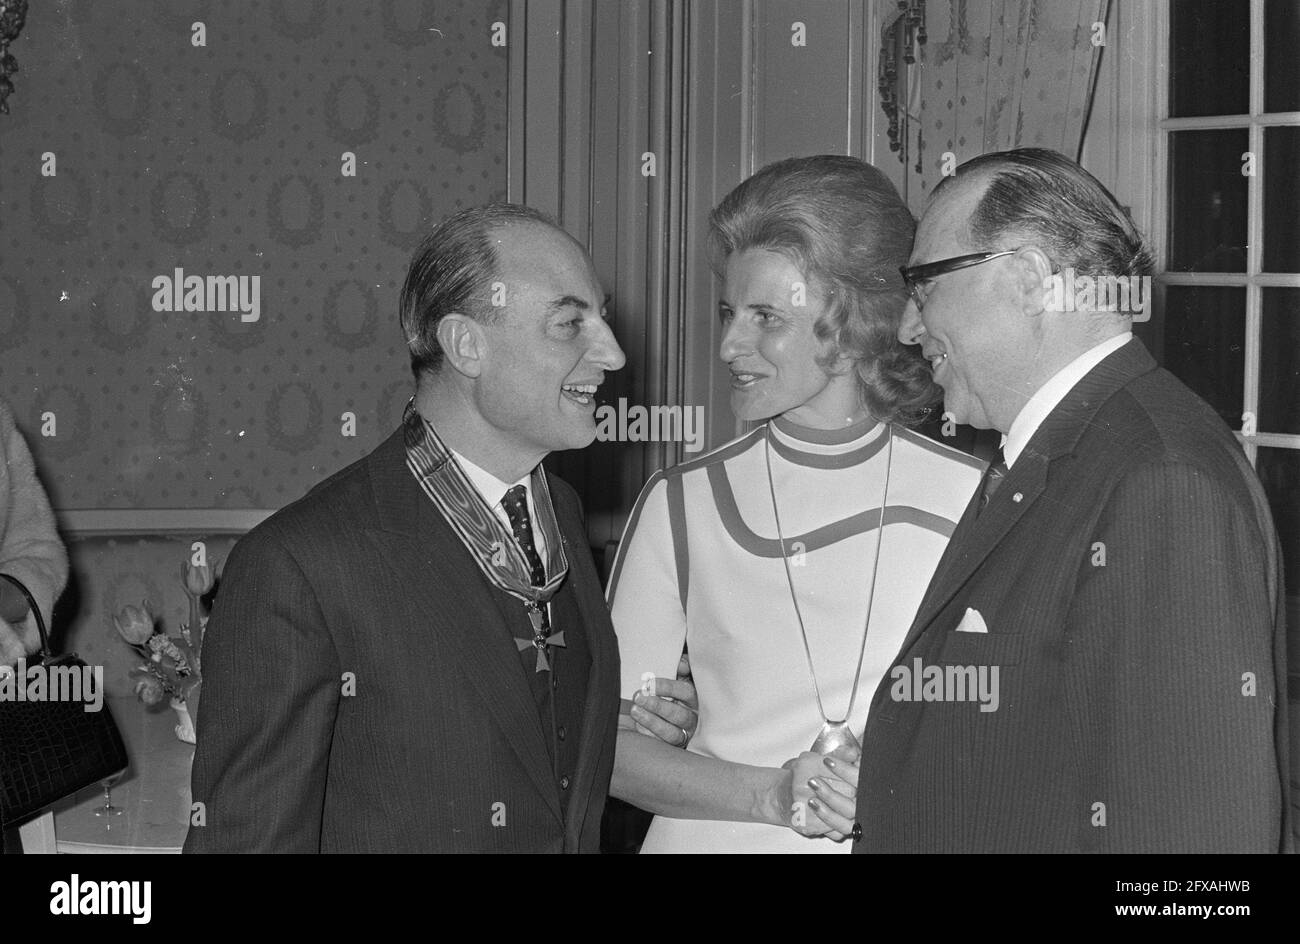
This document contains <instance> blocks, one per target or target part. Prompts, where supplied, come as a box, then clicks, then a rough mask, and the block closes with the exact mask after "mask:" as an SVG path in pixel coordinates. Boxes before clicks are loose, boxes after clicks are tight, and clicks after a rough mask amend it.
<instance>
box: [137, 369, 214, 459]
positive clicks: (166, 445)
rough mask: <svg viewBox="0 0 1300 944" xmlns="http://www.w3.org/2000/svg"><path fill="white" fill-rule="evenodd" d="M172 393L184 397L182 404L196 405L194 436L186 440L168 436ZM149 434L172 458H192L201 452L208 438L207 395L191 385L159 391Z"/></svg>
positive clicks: (194, 407) (193, 426) (193, 410)
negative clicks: (204, 397)
mask: <svg viewBox="0 0 1300 944" xmlns="http://www.w3.org/2000/svg"><path fill="white" fill-rule="evenodd" d="M172 394H180V395H181V397H182V402H184V403H189V404H193V408H192V414H191V415H192V416H193V418H194V422H193V425H192V427H191V428H190V434H189V436H187V437H186V438H185V439H181V440H177V439H173V438H172V437H170V436H168V435H167V399H168V398H169V397H170V396H171V395H172ZM149 434H150V435H151V436H152V437H153V442H154V445H155V446H157V447H158V448H159V449H160V450H165V451H166V454H167V456H168V457H169V458H180V457H183V456H190V455H193V454H194V453H196V452H198V451H199V450H200V449H202V448H203V446H204V445H205V444H206V443H207V439H208V404H207V401H206V400H204V399H203V395H202V394H201V393H199V392H198V391H197V390H196V389H194V388H193V387H191V386H188V385H184V386H182V385H180V384H176V385H173V386H171V387H166V388H164V389H162V390H159V391H158V393H157V394H155V395H154V398H153V400H152V401H151V402H150V403H149Z"/></svg>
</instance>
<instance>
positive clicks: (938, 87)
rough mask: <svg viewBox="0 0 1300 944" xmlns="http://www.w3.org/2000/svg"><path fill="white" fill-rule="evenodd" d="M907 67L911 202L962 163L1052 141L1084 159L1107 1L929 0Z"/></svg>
mask: <svg viewBox="0 0 1300 944" xmlns="http://www.w3.org/2000/svg"><path fill="white" fill-rule="evenodd" d="M925 7H926V9H925V36H926V41H925V42H924V43H923V44H918V47H917V56H916V58H917V62H916V65H915V66H913V67H912V68H911V69H909V70H908V72H909V74H910V76H911V87H910V88H908V89H907V91H906V95H907V108H906V114H907V118H906V119H905V120H906V123H907V133H906V140H907V153H906V154H905V155H904V157H905V160H906V162H907V165H908V194H907V196H908V202H909V203H910V204H911V206H912V209H913V210H914V211H915V212H920V209H921V207H922V206H923V204H924V201H925V198H926V196H927V195H928V194H929V193H930V191H931V190H933V189H934V187H935V186H936V185H937V184H938V182H939V180H940V179H941V178H942V176H943V175H944V173H945V172H948V173H950V172H951V170H952V162H953V161H954V160H955V162H956V163H961V162H962V161H964V160H966V159H968V158H971V157H975V156H976V155H978V154H983V153H985V152H988V151H1000V150H1006V149H1007V148H1014V147H1046V148H1052V149H1054V150H1057V151H1060V152H1062V153H1064V154H1066V155H1067V156H1070V157H1073V158H1076V159H1077V158H1078V156H1079V149H1080V146H1081V142H1082V139H1083V131H1084V128H1085V125H1086V122H1087V117H1088V110H1089V106H1090V105H1091V101H1092V94H1093V88H1094V84H1095V79H1096V74H1097V64H1098V62H1099V60H1100V56H1101V50H1102V48H1103V45H1102V44H1103V43H1104V42H1105V39H1106V37H1105V31H1104V28H1103V27H1102V26H1101V24H1103V23H1104V22H1105V19H1106V11H1107V7H1108V0H929V2H928V3H926V5H925Z"/></svg>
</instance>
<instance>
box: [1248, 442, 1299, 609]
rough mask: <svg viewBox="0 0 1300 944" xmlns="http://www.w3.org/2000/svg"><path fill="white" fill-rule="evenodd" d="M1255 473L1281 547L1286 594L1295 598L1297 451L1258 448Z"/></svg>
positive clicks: (1297, 518) (1296, 564)
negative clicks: (1271, 515)
mask: <svg viewBox="0 0 1300 944" xmlns="http://www.w3.org/2000/svg"><path fill="white" fill-rule="evenodd" d="M1255 471H1256V472H1258V473H1259V480H1260V481H1261V482H1262V483H1264V492H1265V494H1267V495H1268V503H1269V506H1270V507H1271V508H1272V510H1273V527H1275V528H1277V537H1278V540H1279V541H1280V542H1281V544H1282V561H1283V563H1284V564H1285V565H1286V590H1287V595H1288V596H1290V597H1295V596H1296V594H1297V593H1298V592H1300V449H1275V448H1273V447H1271V446H1260V447H1259V458H1258V459H1256V460H1255Z"/></svg>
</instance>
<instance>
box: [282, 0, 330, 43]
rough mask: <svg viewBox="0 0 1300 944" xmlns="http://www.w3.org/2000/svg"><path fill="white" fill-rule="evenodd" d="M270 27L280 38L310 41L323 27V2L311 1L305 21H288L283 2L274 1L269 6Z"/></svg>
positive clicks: (285, 6) (323, 0)
mask: <svg viewBox="0 0 1300 944" xmlns="http://www.w3.org/2000/svg"><path fill="white" fill-rule="evenodd" d="M271 26H272V27H274V28H275V31H276V32H277V33H279V34H280V35H281V36H287V37H288V38H289V39H311V38H312V37H313V36H319V35H320V31H321V28H322V27H324V26H325V0H312V5H311V12H310V13H308V14H307V19H305V20H291V19H289V10H288V6H287V4H286V3H285V0H276V2H275V3H274V4H272V5H271Z"/></svg>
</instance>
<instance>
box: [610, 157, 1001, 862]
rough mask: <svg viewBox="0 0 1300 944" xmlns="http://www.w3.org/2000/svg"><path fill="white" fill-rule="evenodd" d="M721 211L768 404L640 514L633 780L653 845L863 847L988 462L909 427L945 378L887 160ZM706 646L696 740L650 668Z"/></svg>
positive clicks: (761, 393) (720, 253) (633, 569)
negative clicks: (924, 345)
mask: <svg viewBox="0 0 1300 944" xmlns="http://www.w3.org/2000/svg"><path fill="white" fill-rule="evenodd" d="M710 224H711V235H712V239H713V246H714V249H715V256H714V260H713V261H714V265H715V268H716V269H717V270H718V271H719V273H720V274H721V275H722V276H723V287H722V296H721V299H720V301H719V306H718V309H719V314H720V316H721V318H722V322H723V329H724V331H723V337H722V341H721V346H720V349H719V356H720V358H721V359H722V360H723V361H724V362H725V363H726V365H727V367H728V370H729V371H730V375H731V405H732V409H733V411H734V412H735V413H736V415H737V416H738V417H740V418H742V419H745V420H766V421H767V422H765V423H763V425H761V426H759V427H758V428H757V429H755V430H753V431H752V432H751V433H749V434H748V435H746V436H743V437H741V438H740V439H738V440H736V441H735V442H733V443H731V444H729V445H727V446H724V447H722V448H721V449H718V450H715V451H714V452H712V453H709V454H707V455H705V456H703V457H702V458H699V459H696V460H694V461H691V462H687V463H684V464H681V465H677V466H675V467H673V468H671V469H668V470H665V471H662V472H659V473H657V474H656V475H655V476H654V477H653V478H652V479H651V480H650V481H649V482H648V483H647V485H646V487H645V489H644V490H643V491H642V493H641V497H640V498H639V499H638V501H637V504H636V507H635V509H634V510H633V512H632V516H631V519H630V521H629V523H628V526H627V531H626V533H625V535H624V539H623V541H622V542H621V544H620V548H619V555H618V558H617V560H616V561H615V563H614V571H613V575H612V577H611V580H610V587H609V591H608V597H609V600H610V605H611V608H612V614H613V618H614V627H615V631H616V632H617V634H618V637H619V651H620V656H621V659H622V672H623V696H624V699H625V711H626V712H627V713H626V714H625V715H624V718H623V721H622V730H620V733H619V741H618V754H617V758H616V762H615V771H614V779H613V784H612V787H611V792H612V793H613V794H614V796H617V797H620V798H621V799H625V800H628V801H629V802H632V803H635V804H637V805H638V806H641V807H643V808H644V809H647V810H649V811H651V812H653V813H656V814H657V817H656V819H655V821H654V823H653V824H652V826H651V828H650V832H649V834H648V835H647V837H646V841H645V844H644V845H643V847H642V851H646V852H684V851H712V852H847V851H849V848H850V844H849V843H845V842H839V843H838V844H837V842H835V841H832V840H843V839H844V838H845V837H846V836H848V835H851V834H852V833H853V818H854V817H853V805H854V796H855V790H856V783H857V767H856V765H855V763H854V762H855V760H856V757H857V754H858V748H857V746H856V738H855V736H854V735H855V734H856V733H857V732H860V731H861V730H862V728H863V726H864V724H865V722H866V719H867V714H868V709H869V706H870V704H871V702H872V700H873V699H872V696H873V694H874V693H875V691H876V689H877V687H878V685H879V684H880V683H881V680H882V679H883V678H884V674H885V672H886V671H887V669H888V668H889V666H890V664H891V663H892V661H893V659H894V657H895V655H896V654H897V652H898V650H899V647H900V645H901V643H902V640H903V636H904V634H905V633H906V631H907V629H908V627H909V625H910V623H911V621H912V618H913V616H914V615H915V612H916V609H917V606H918V605H919V603H920V600H921V595H922V593H923V592H924V590H925V587H926V584H927V583H928V582H929V579H930V576H931V573H932V572H933V570H934V568H935V566H936V564H937V563H938V560H939V557H940V555H941V554H942V553H943V550H944V547H945V546H946V544H947V540H948V537H949V535H950V534H951V533H952V530H953V528H954V527H955V524H956V521H957V519H958V518H959V517H960V516H961V514H962V511H963V509H964V508H965V506H966V504H967V501H968V499H969V498H970V496H971V494H972V493H973V491H974V489H975V487H976V485H977V483H978V481H979V478H980V470H981V468H982V463H979V462H978V461H976V460H974V459H971V458H970V457H969V456H967V455H965V454H964V453H960V452H958V451H956V450H954V449H949V448H947V447H945V446H941V445H938V444H937V443H934V442H931V441H930V440H928V439H926V438H925V437H923V436H920V435H918V434H917V433H915V432H913V431H912V430H911V429H910V428H909V427H911V426H913V425H915V424H916V423H917V422H918V421H919V420H920V419H921V418H922V417H924V416H925V415H926V413H927V412H928V410H929V409H930V408H931V406H932V404H933V403H934V402H935V401H936V394H937V389H936V388H935V386H934V383H933V380H932V378H931V376H930V371H929V368H928V366H927V365H926V363H925V362H924V360H923V359H922V358H921V357H920V355H919V353H918V352H916V351H915V350H908V349H907V348H906V347H904V346H903V345H902V344H901V343H899V341H898V338H897V336H896V335H897V331H898V325H899V319H900V316H901V314H902V310H903V306H904V304H905V301H906V292H905V290H904V287H903V282H902V279H901V278H900V275H899V266H900V265H901V264H902V263H903V262H905V261H906V260H907V256H908V253H909V251H910V250H911V240H912V231H913V221H912V218H911V215H910V214H909V213H908V212H907V209H906V208H905V207H904V206H903V204H902V202H901V201H900V200H899V198H898V195H897V193H896V192H895V191H894V189H893V187H892V185H891V184H890V183H889V182H888V181H887V180H886V179H885V177H884V176H883V175H882V174H880V173H879V171H877V170H876V169H875V168H873V167H871V166H870V165H867V164H864V163H863V162H861V161H858V160H856V159H854V158H848V157H839V156H822V157H808V158H797V159H792V160H787V161H781V162H779V163H776V164H772V165H770V166H768V167H766V168H764V169H763V170H761V171H760V172H759V173H758V174H756V175H755V176H754V177H752V178H750V179H749V180H747V181H745V182H744V183H742V184H741V185H740V186H739V187H737V188H736V189H735V190H733V191H732V192H731V193H730V194H729V195H728V196H727V197H726V198H725V199H724V200H723V201H722V203H721V204H720V205H719V206H718V208H717V209H716V210H714V212H713V214H712V216H711V218H710ZM877 587H879V592H877ZM687 645H689V649H690V664H691V670H692V673H693V675H694V678H695V683H696V687H697V689H698V692H699V701H700V710H699V726H698V728H697V731H696V734H695V736H694V737H693V738H692V739H691V740H690V744H689V749H688V750H685V751H683V750H680V749H676V748H673V747H670V746H669V745H667V744H666V743H664V742H663V741H660V740H658V739H657V738H653V737H648V736H646V735H645V733H644V732H643V730H642V729H641V727H640V722H641V721H642V720H643V719H644V717H645V715H644V714H642V712H643V709H642V707H641V703H642V699H643V697H644V695H643V692H642V684H643V683H642V681H641V680H642V678H644V677H646V676H647V675H650V676H656V677H668V676H669V675H670V674H671V673H669V671H668V670H669V669H672V668H674V667H675V666H676V665H677V661H678V658H679V656H680V655H681V653H682V650H683V647H684V646H687ZM810 746H811V747H812V750H809V748H810ZM828 756H833V762H834V763H835V764H836V767H835V768H833V769H832V768H831V767H830V766H829V764H826V763H824V760H825V758H826V757H828ZM690 820H694V821H695V822H688V821H690Z"/></svg>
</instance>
